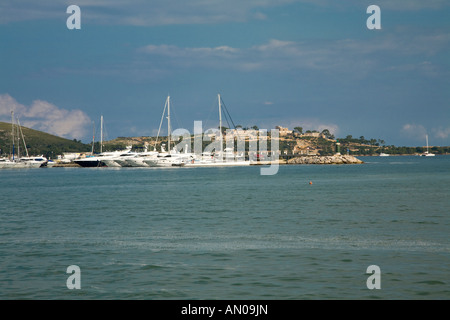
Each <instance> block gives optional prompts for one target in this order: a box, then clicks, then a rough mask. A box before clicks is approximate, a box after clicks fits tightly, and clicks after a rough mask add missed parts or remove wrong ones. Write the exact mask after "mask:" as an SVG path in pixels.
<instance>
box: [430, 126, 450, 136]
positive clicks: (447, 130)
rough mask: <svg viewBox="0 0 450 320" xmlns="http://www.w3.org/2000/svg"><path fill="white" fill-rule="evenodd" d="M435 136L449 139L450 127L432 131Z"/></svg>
mask: <svg viewBox="0 0 450 320" xmlns="http://www.w3.org/2000/svg"><path fill="white" fill-rule="evenodd" d="M432 132H433V134H434V136H435V137H436V138H439V139H447V138H448V137H450V127H447V128H444V127H439V128H436V129H433V130H432Z"/></svg>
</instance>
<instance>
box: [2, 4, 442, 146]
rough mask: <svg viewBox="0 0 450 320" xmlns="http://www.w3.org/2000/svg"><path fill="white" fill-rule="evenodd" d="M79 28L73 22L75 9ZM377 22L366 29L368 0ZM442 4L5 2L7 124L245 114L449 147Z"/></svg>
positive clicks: (79, 128)
mask: <svg viewBox="0 0 450 320" xmlns="http://www.w3.org/2000/svg"><path fill="white" fill-rule="evenodd" d="M72 4H75V5H78V6H79V7H80V9H81V29H80V30H76V29H74V30H69V29H68V28H67V26H66V21H67V19H68V18H69V16H70V14H68V13H66V9H67V7H68V6H69V5H72ZM372 4H375V5H378V6H379V7H380V9H381V30H369V29H368V28H367V26H366V21H367V19H368V18H369V17H370V15H371V14H368V13H367V12H366V10H367V8H368V6H369V5H372ZM448 17H450V3H449V1H445V0H430V1H422V0H397V1H387V0H378V1H357V0H346V1H335V0H317V1H313V0H245V1H242V0H189V1H186V0H150V1H144V0H138V1H125V0H110V1H104V0H90V1H87V0H71V1H50V0H41V1H32V0H22V1H20V0H19V1H17V0H16V1H12V0H2V2H1V3H0V43H1V45H0V121H8V122H9V121H10V113H11V110H14V111H15V114H16V115H17V116H19V117H20V122H21V124H22V125H25V126H29V127H32V128H35V129H38V130H43V131H46V132H50V133H53V134H57V135H60V136H64V137H67V138H71V139H72V138H76V139H81V140H83V141H84V142H88V141H90V139H91V138H92V127H93V124H95V126H96V127H97V128H98V126H99V121H100V116H101V115H103V116H104V119H105V131H106V134H107V136H106V138H108V139H113V138H115V137H118V136H146V135H154V134H156V132H157V130H158V127H159V122H160V119H161V113H162V111H163V108H164V102H165V99H166V97H167V95H170V96H171V102H172V104H171V105H172V126H173V127H174V128H186V129H188V130H189V131H191V132H193V129H192V128H193V125H194V121H195V120H202V121H203V123H204V127H205V129H206V128H209V127H214V126H217V94H218V93H220V94H221V95H222V98H223V100H224V102H225V105H226V106H227V108H228V110H229V112H230V114H231V116H232V118H233V121H234V123H235V124H241V125H243V126H244V127H245V126H253V125H257V126H258V127H260V128H266V129H271V128H274V126H276V125H281V126H285V127H286V126H287V127H289V128H293V127H295V126H302V127H303V128H304V129H316V130H322V129H325V128H328V129H329V130H330V131H331V132H332V133H334V134H335V135H336V136H337V137H345V136H347V135H353V136H354V137H360V136H364V137H366V138H376V139H383V140H385V141H386V143H387V144H395V145H407V146H416V145H424V144H425V135H426V134H428V135H429V140H430V144H431V145H446V146H448V145H450V54H449V53H450V19H448Z"/></svg>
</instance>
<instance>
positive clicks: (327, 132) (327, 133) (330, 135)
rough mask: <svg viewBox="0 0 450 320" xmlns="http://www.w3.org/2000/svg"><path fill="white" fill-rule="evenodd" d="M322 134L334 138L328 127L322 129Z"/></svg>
mask: <svg viewBox="0 0 450 320" xmlns="http://www.w3.org/2000/svg"><path fill="white" fill-rule="evenodd" d="M322 134H323V136H324V137H325V138H327V139H334V135H332V134H331V132H330V130H328V129H324V130H323V131H322Z"/></svg>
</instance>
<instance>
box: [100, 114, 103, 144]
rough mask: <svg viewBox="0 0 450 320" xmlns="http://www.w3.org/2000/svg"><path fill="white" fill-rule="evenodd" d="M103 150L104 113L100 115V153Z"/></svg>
mask: <svg viewBox="0 0 450 320" xmlns="http://www.w3.org/2000/svg"><path fill="white" fill-rule="evenodd" d="M102 152H103V115H101V116H100V153H102Z"/></svg>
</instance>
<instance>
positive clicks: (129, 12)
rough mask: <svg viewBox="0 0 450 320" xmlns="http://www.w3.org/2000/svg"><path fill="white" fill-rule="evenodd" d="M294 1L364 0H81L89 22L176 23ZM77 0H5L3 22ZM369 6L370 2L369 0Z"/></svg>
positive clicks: (431, 0) (431, 5)
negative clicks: (56, 0)
mask: <svg viewBox="0 0 450 320" xmlns="http://www.w3.org/2000/svg"><path fill="white" fill-rule="evenodd" d="M292 3H307V4H308V5H315V6H322V7H324V6H326V7H333V8H337V9H339V10H344V9H345V8H355V7H362V6H363V5H362V4H361V1H360V0H346V1H336V0H245V1H242V0H189V1H186V0H170V1H167V0H152V1H144V0H134V1H129V0H109V1H104V0H77V1H76V5H78V6H79V7H80V8H81V12H82V17H83V21H84V22H87V23H91V22H94V23H100V24H115V25H135V26H155V25H175V24H205V23H223V22H228V21H248V20H252V19H255V20H264V19H267V13H266V12H265V11H266V10H267V9H268V8H271V7H281V6H285V5H289V4H292ZM71 4H74V1H73V0H62V1H58V2H55V1H54V0H40V1H35V0H21V1H15V0H2V1H1V2H0V24H2V23H8V22H12V21H24V20H38V19H61V18H64V17H65V16H66V12H65V9H66V8H67V7H68V6H69V5H71ZM376 4H377V5H379V6H380V7H381V8H382V10H395V11H399V10H402V11H405V10H408V11H417V10H422V9H434V10H437V9H441V8H444V7H446V6H449V3H448V1H447V0H427V1H423V0H396V1H392V0H378V2H377V3H376ZM367 6H368V4H367Z"/></svg>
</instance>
